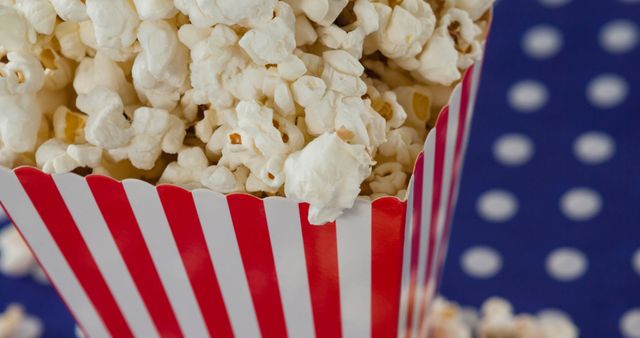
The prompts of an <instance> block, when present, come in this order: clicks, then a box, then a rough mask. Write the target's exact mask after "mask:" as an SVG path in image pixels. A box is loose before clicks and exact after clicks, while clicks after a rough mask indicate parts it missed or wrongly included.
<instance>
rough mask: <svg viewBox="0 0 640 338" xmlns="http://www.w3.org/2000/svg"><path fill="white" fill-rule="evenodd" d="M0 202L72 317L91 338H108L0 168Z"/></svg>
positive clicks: (13, 183) (8, 174)
mask: <svg viewBox="0 0 640 338" xmlns="http://www.w3.org/2000/svg"><path fill="white" fill-rule="evenodd" d="M0 187H2V189H0V201H1V202H2V204H3V205H4V207H5V208H7V212H8V213H9V214H10V215H11V218H12V219H13V220H14V221H15V222H16V225H17V226H18V228H19V229H20V232H21V233H22V235H23V236H24V238H25V240H26V241H27V242H28V243H29V246H30V247H31V249H32V250H33V252H34V253H35V255H36V257H37V258H38V260H39V261H40V263H41V264H42V265H43V266H44V269H45V271H46V272H47V274H48V275H49V277H50V278H51V281H52V283H53V284H54V286H55V287H56V289H57V290H58V292H59V293H60V295H61V296H62V298H63V299H64V302H65V303H66V304H67V306H68V307H69V309H70V310H71V312H72V313H73V315H74V317H75V318H76V319H77V320H78V321H79V322H80V325H81V326H82V328H83V329H84V331H85V332H87V333H88V335H89V336H91V337H100V338H101V337H109V336H110V335H109V333H108V331H107V328H106V327H105V325H104V323H103V322H102V319H101V318H100V317H99V316H98V313H97V312H96V309H95V308H94V307H93V304H92V303H91V301H90V300H89V298H88V297H87V294H86V293H85V292H84V289H83V288H82V286H81V285H80V283H79V282H78V280H77V279H76V277H75V275H74V274H73V271H72V270H71V268H70V267H69V265H68V264H67V261H66V260H65V258H64V256H63V255H62V253H61V252H60V249H58V246H57V245H56V244H55V241H54V239H53V237H51V234H50V233H49V230H48V229H47V228H46V226H45V225H44V222H43V221H42V219H41V218H40V216H39V215H38V212H37V211H36V209H35V207H34V206H33V204H32V203H31V200H30V199H29V197H28V196H27V194H26V192H25V191H24V189H23V188H22V185H21V184H20V182H19V181H18V179H17V178H16V177H15V176H14V174H13V173H12V172H11V171H10V170H8V169H5V168H0Z"/></svg>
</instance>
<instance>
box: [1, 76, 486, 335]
mask: <svg viewBox="0 0 640 338" xmlns="http://www.w3.org/2000/svg"><path fill="white" fill-rule="evenodd" d="M480 68H481V67H480V66H479V65H476V66H474V67H471V68H470V69H468V70H467V71H466V73H465V74H464V78H463V80H462V81H461V82H460V83H459V84H458V85H457V86H456V88H455V89H454V91H453V93H452V95H451V98H450V101H449V104H448V105H447V106H446V107H444V108H443V110H442V112H441V114H440V116H439V118H438V120H437V123H436V126H435V128H433V129H432V130H431V132H430V133H429V135H428V138H427V140H426V143H425V146H424V151H423V153H421V154H420V155H419V156H418V159H417V161H416V164H415V169H414V172H413V177H412V180H411V182H410V185H409V191H408V194H407V197H406V199H405V200H399V199H397V198H395V197H384V198H379V199H376V200H375V201H373V202H368V201H364V200H358V201H357V202H356V205H355V206H354V208H353V209H351V210H349V211H347V212H346V213H345V214H344V215H343V216H342V217H340V218H339V219H338V220H337V221H335V222H332V223H329V224H325V225H323V226H314V225H310V224H309V223H308V222H307V211H308V205H307V204H304V203H298V202H296V201H293V200H291V199H285V198H281V197H269V198H266V199H258V198H256V197H253V196H250V195H246V194H231V195H227V196H223V195H221V194H218V193H215V192H212V191H206V190H195V191H193V192H189V191H186V190H184V189H182V188H178V187H176V186H170V185H161V186H158V187H155V186H152V185H150V184H148V183H146V182H143V181H140V180H124V181H122V182H118V181H115V180H113V179H111V178H108V177H104V176H96V175H91V176H88V177H80V176H78V175H75V174H61V175H47V174H44V173H43V172H41V171H39V170H37V169H33V168H28V167H22V168H18V169H15V170H9V169H6V168H0V187H1V188H0V203H1V204H2V206H3V208H4V209H5V210H6V212H7V214H8V215H10V217H11V219H12V220H13V221H14V223H15V224H16V226H17V228H18V229H19V231H20V233H21V235H22V236H23V238H24V239H25V241H26V242H27V244H28V245H29V247H30V248H31V250H32V252H33V253H34V255H35V257H36V258H37V259H38V261H39V263H40V265H41V266H42V267H43V269H44V271H45V272H46V274H47V276H48V277H49V279H50V281H51V282H52V284H53V285H54V286H55V288H56V289H57V291H58V293H59V294H60V296H61V297H62V299H63V300H64V302H65V303H66V305H67V306H68V308H69V310H70V311H71V313H72V314H73V316H74V317H75V319H76V320H77V322H78V324H79V326H80V327H81V328H82V330H83V331H84V332H85V334H87V335H88V336H89V337H108V336H113V337H133V336H135V337H157V336H162V337H207V336H216V337H231V336H236V337H260V336H264V337H285V336H290V337H314V336H317V337H340V336H343V337H396V336H401V337H417V336H420V337H424V336H426V335H427V327H426V326H427V325H426V322H427V318H428V312H429V305H430V304H431V303H432V300H433V299H434V297H435V292H436V289H437V286H438V282H439V279H440V275H441V272H442V265H443V262H444V259H445V256H446V251H447V241H448V237H449V232H450V225H451V218H452V215H453V210H454V208H455V201H456V195H457V192H458V185H459V181H460V176H461V169H462V163H463V159H464V153H465V148H466V144H467V139H468V134H469V128H470V122H471V117H472V114H473V106H474V102H475V97H476V93H477V86H478V81H479V78H480Z"/></svg>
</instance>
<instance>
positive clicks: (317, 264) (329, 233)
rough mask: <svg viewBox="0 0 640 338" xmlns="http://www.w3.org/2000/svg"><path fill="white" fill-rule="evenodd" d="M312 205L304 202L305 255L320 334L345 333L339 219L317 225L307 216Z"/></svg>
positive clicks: (332, 337) (327, 337)
mask: <svg viewBox="0 0 640 338" xmlns="http://www.w3.org/2000/svg"><path fill="white" fill-rule="evenodd" d="M308 213H309V205H308V204H306V203H302V204H300V223H301V227H302V240H303V242H304V256H305V259H306V261H307V275H308V276H309V291H310V293H311V308H312V310H313V321H314V324H315V328H316V337H317V338H340V337H342V321H341V316H342V315H341V311H340V277H339V274H338V243H337V237H336V223H335V222H332V223H327V224H325V225H321V226H317V225H312V224H309V221H308V219H307V217H308Z"/></svg>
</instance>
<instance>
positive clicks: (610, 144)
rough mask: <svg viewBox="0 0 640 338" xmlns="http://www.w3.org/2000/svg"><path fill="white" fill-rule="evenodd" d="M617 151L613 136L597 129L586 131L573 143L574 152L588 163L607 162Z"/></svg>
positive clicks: (579, 158)
mask: <svg viewBox="0 0 640 338" xmlns="http://www.w3.org/2000/svg"><path fill="white" fill-rule="evenodd" d="M615 151H616V143H615V142H614V141H613V139H612V138H611V136H609V135H607V134H605V133H601V132H597V131H590V132H587V133H584V134H582V135H580V136H578V138H577V139H576V140H575V142H574V143H573V153H574V154H575V156H576V157H577V158H578V160H580V161H582V162H584V163H586V164H600V163H603V162H606V161H608V160H609V159H610V158H611V157H612V156H613V154H614V153H615Z"/></svg>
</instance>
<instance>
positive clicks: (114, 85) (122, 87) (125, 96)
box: [73, 52, 137, 105]
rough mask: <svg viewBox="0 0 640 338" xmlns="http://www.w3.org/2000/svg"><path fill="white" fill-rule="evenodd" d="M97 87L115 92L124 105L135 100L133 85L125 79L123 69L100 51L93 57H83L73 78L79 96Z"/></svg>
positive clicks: (74, 87)
mask: <svg viewBox="0 0 640 338" xmlns="http://www.w3.org/2000/svg"><path fill="white" fill-rule="evenodd" d="M97 87H104V88H107V89H110V90H111V91H114V92H116V93H117V94H118V96H119V97H120V99H121V100H122V101H123V103H124V105H131V104H134V103H136V101H137V97H136V93H135V90H134V87H133V85H131V83H129V82H128V81H127V78H126V77H125V74H124V71H123V70H122V69H121V68H120V67H119V66H118V64H117V63H115V62H114V61H113V60H111V59H109V58H108V57H107V56H106V55H105V54H103V53H102V52H98V53H97V54H96V56H95V57H94V58H85V59H83V60H82V62H81V63H80V64H79V65H78V68H77V69H76V77H75V79H74V80H73V89H75V91H76V93H78V95H79V96H81V95H87V94H89V93H90V92H91V91H93V90H94V89H95V88H97Z"/></svg>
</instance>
